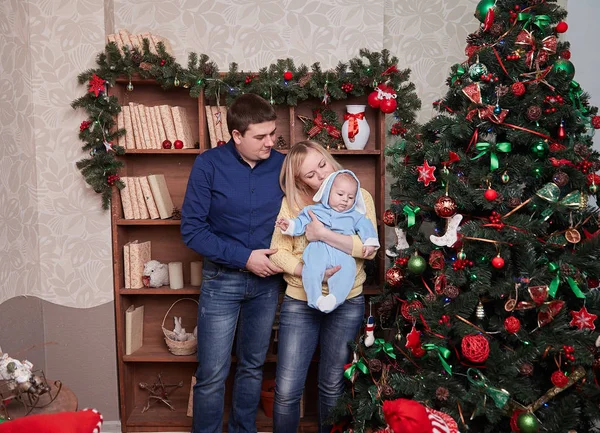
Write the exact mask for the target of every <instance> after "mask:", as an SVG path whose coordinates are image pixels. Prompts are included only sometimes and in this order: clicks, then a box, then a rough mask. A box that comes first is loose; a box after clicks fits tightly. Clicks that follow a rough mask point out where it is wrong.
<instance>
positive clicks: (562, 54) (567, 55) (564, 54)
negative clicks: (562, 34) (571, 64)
mask: <svg viewBox="0 0 600 433" xmlns="http://www.w3.org/2000/svg"><path fill="white" fill-rule="evenodd" d="M560 57H561V58H562V59H565V60H569V59H570V58H571V52H570V51H569V50H564V51H561V52H560Z"/></svg>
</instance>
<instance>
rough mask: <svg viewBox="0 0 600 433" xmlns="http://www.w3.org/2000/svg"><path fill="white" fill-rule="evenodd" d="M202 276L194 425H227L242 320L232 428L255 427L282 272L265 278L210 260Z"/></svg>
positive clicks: (205, 432)
mask: <svg viewBox="0 0 600 433" xmlns="http://www.w3.org/2000/svg"><path fill="white" fill-rule="evenodd" d="M202 276H203V281H202V289H201V293H200V305H199V307H198V369H197V370H196V385H194V420H193V429H192V431H193V433H221V432H222V431H223V411H224V398H225V380H226V379H227V376H228V375H229V368H230V365H231V349H232V345H233V339H234V335H235V333H236V325H237V338H236V352H235V353H236V356H237V365H236V372H235V380H234V384H233V404H232V407H231V414H230V416H229V429H228V431H229V432H231V433H238V432H243V433H246V432H251V433H254V432H256V411H257V409H258V403H259V400H260V391H261V385H262V370H263V364H264V361H265V357H266V355H267V350H268V348H269V341H270V339H271V330H272V327H273V319H274V318H275V311H276V309H277V302H278V295H279V289H280V288H281V281H282V280H281V277H280V276H279V275H275V276H272V277H268V278H260V277H257V276H256V275H254V274H252V273H250V272H242V271H240V270H237V269H229V268H226V267H224V266H221V265H218V264H215V263H212V262H210V261H208V260H205V261H204V268H203V271H202Z"/></svg>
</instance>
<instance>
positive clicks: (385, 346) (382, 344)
mask: <svg viewBox="0 0 600 433" xmlns="http://www.w3.org/2000/svg"><path fill="white" fill-rule="evenodd" d="M373 345H374V346H375V349H376V350H375V353H377V352H379V351H381V350H383V351H384V352H385V354H386V355H387V356H389V357H390V358H392V359H396V354H395V353H394V346H392V343H388V342H386V341H385V340H384V339H383V338H377V339H376V340H375V343H374V344H373Z"/></svg>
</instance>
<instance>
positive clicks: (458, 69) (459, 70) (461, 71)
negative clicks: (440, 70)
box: [450, 63, 467, 85]
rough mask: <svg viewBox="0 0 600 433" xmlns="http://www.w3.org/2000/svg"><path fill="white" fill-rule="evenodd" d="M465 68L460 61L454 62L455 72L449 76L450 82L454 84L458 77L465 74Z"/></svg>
mask: <svg viewBox="0 0 600 433" xmlns="http://www.w3.org/2000/svg"><path fill="white" fill-rule="evenodd" d="M465 72H467V70H466V69H465V68H464V67H463V65H461V64H460V63H457V64H456V72H455V73H454V74H452V75H451V76H450V79H451V83H452V84H453V85H454V83H455V82H456V80H458V79H460V78H461V77H462V76H463V75H465Z"/></svg>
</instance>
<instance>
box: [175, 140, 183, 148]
mask: <svg viewBox="0 0 600 433" xmlns="http://www.w3.org/2000/svg"><path fill="white" fill-rule="evenodd" d="M173 147H174V148H175V149H183V141H181V140H175V141H174V142H173Z"/></svg>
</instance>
